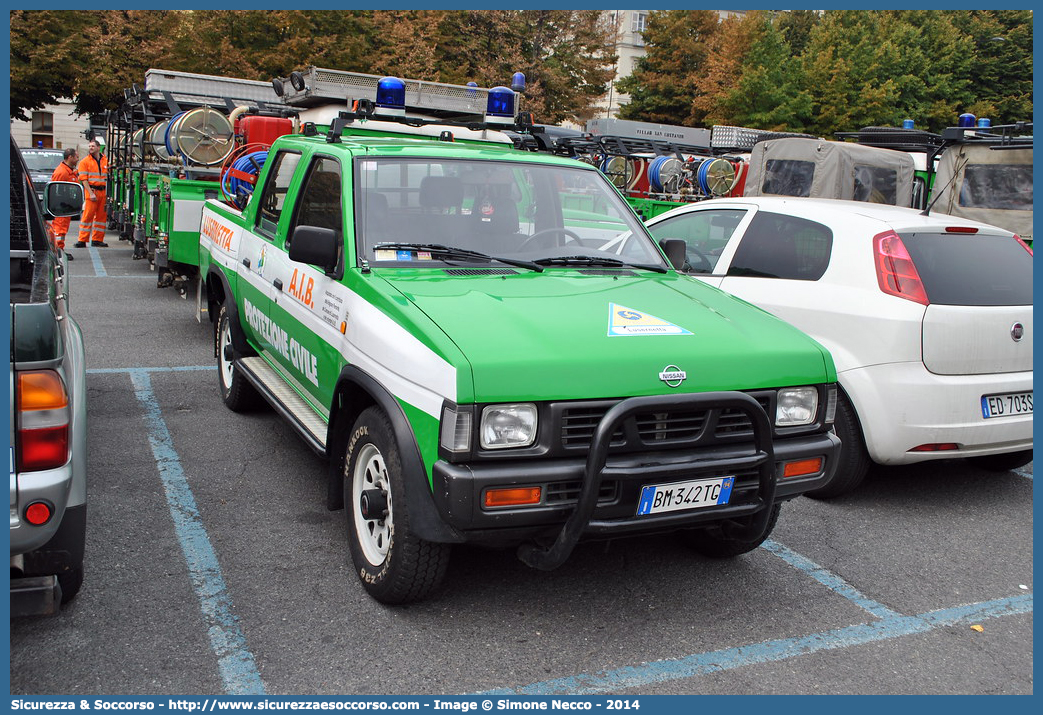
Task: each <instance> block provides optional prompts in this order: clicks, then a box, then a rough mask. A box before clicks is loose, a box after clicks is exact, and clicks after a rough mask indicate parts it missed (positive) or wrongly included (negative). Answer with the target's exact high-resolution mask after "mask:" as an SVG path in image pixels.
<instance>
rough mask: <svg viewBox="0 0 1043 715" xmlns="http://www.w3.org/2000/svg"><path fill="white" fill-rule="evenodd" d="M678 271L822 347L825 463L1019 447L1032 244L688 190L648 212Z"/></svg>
mask: <svg viewBox="0 0 1043 715" xmlns="http://www.w3.org/2000/svg"><path fill="white" fill-rule="evenodd" d="M648 227H649V230H650V231H651V232H652V234H653V235H654V236H655V237H656V239H658V240H660V241H662V240H664V239H670V238H673V239H683V240H684V241H685V243H686V245H687V261H686V265H685V266H684V267H683V270H685V271H686V272H687V273H688V274H689V275H691V276H693V277H696V278H698V279H699V280H702V281H704V282H706V283H710V284H712V285H714V286H717V287H719V288H722V289H724V290H725V291H727V292H729V293H732V294H733V295H736V296H738V297H740V298H743V299H745V300H747V301H749V302H750V303H753V304H755V305H757V306H760V307H761V308H763V309H765V310H767V311H769V312H771V313H774V314H775V315H777V316H779V317H781V318H783V319H784V320H787V321H788V322H790V323H792V324H793V325H795V326H797V327H798V328H800V329H801V330H803V331H804V332H806V333H808V334H809V335H811V336H812V337H814V338H815V339H817V340H818V341H819V342H820V343H822V344H823V345H824V346H825V347H826V348H828V349H829V351H830V352H831V353H832V354H833V360H834V362H835V363H836V367H837V373H838V377H839V381H840V386H841V388H842V391H841V394H840V397H839V401H838V405H837V416H836V423H835V425H836V427H835V428H836V431H837V434H838V436H839V437H840V439H841V441H842V442H843V444H844V448H843V451H842V453H841V457H840V460H841V462H840V464H839V466H838V469H837V473H836V476H835V477H834V479H833V481H831V482H830V483H829V484H827V485H826V486H824V487H822V488H821V489H819V490H818V491H816V492H814V493H812V494H811V496H816V497H820V498H826V497H832V496H837V495H840V494H844V493H846V492H849V491H851V490H852V489H854V488H855V487H856V486H858V484H859V483H860V482H861V481H862V479H863V477H864V476H865V474H866V472H867V470H868V469H869V466H870V464H871V463H872V462H876V463H879V464H889V465H891V464H910V463H914V462H920V461H925V460H931V459H952V458H961V457H966V458H969V459H970V460H971V461H972V462H973V463H975V464H976V465H978V466H980V467H983V468H985V469H991V470H997V471H1005V470H1008V469H1015V468H1017V467H1020V466H1022V465H1024V464H1027V463H1028V462H1030V461H1031V460H1032V342H1033V341H1032V338H1033V335H1032V250H1031V249H1030V248H1029V247H1028V246H1027V245H1026V244H1025V243H1024V242H1023V241H1022V240H1021V239H1020V238H1018V237H1017V236H1016V235H1014V234H1012V233H1011V232H1010V231H1006V230H1003V229H1000V228H996V227H995V226H989V225H987V224H983V223H978V222H974V221H969V220H966V219H962V218H956V217H953V216H947V215H944V214H931V215H928V216H924V215H922V212H920V211H918V210H915V209H906V208H898V207H895V206H887V205H881V204H871V203H864V202H853V201H837V200H831V199H809V198H784V197H747V198H742V199H716V200H710V201H702V202H698V203H693V204H690V205H687V206H682V207H679V208H676V209H672V210H671V211H668V212H666V213H664V214H661V215H659V216H656V217H655V218H653V219H650V220H649V221H648Z"/></svg>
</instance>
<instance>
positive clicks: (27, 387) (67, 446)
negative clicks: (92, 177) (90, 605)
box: [9, 140, 87, 616]
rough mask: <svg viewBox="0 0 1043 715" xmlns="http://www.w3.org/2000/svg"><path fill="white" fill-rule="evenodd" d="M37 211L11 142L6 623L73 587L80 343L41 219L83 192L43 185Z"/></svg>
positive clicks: (79, 575) (82, 463)
mask: <svg viewBox="0 0 1043 715" xmlns="http://www.w3.org/2000/svg"><path fill="white" fill-rule="evenodd" d="M43 193H44V206H46V214H45V209H44V207H43V206H41V204H40V202H39V200H38V199H37V195H36V192H35V190H34V189H33V185H32V180H31V177H30V175H29V171H28V169H27V168H26V165H25V162H24V161H23V160H22V158H21V153H20V152H19V151H18V148H17V147H16V146H15V144H14V141H13V140H12V142H11V226H10V233H9V239H10V252H11V381H10V393H9V394H10V401H11V404H10V410H11V411H10V415H11V423H10V424H11V427H10V462H11V615H12V616H21V615H37V614H46V613H54V612H56V611H57V610H58V608H59V605H60V604H63V603H68V602H69V601H70V600H72V598H73V597H74V596H75V595H76V593H77V592H78V591H79V590H80V584H81V583H82V582H83V552H84V540H85V535H86V526H87V464H86V456H87V415H86V412H87V410H86V398H87V389H86V382H87V380H86V369H85V362H86V361H85V358H84V347H83V335H82V334H81V332H80V328H79V326H78V325H77V324H76V321H75V320H74V319H73V318H72V316H71V315H70V314H69V304H68V292H69V291H68V285H67V283H68V276H67V275H66V264H65V256H63V255H62V253H61V251H59V250H58V249H57V248H55V246H54V243H53V241H52V240H51V237H50V235H49V232H50V229H49V228H48V227H47V225H46V222H45V215H49V216H72V215H76V214H77V213H79V207H80V206H81V205H82V201H83V189H82V188H80V187H79V185H78V184H74V183H64V182H50V183H48V184H46V186H45V187H44V190H43Z"/></svg>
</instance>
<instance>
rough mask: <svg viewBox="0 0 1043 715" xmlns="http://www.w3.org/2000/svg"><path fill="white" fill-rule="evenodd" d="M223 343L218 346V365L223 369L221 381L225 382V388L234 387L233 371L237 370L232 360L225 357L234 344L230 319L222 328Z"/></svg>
mask: <svg viewBox="0 0 1043 715" xmlns="http://www.w3.org/2000/svg"><path fill="white" fill-rule="evenodd" d="M220 342H221V344H220V345H218V347H217V360H218V366H219V368H220V370H221V381H222V383H224V386H225V389H226V390H230V389H232V371H233V370H235V365H233V364H232V361H231V360H229V359H228V358H226V357H225V353H226V352H227V351H228V347H229V346H230V345H231V344H232V330H231V329H230V328H229V327H228V321H227V320H226V321H225V324H224V327H223V329H222V330H221V341H220Z"/></svg>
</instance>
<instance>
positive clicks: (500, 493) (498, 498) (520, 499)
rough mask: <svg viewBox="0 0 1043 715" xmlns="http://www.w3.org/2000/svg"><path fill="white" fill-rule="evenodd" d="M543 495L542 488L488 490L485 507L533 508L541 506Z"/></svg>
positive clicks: (486, 491)
mask: <svg viewBox="0 0 1043 715" xmlns="http://www.w3.org/2000/svg"><path fill="white" fill-rule="evenodd" d="M542 495H543V489H542V488H541V487H509V488H505V489H486V490H485V506H487V507H492V506H531V505H533V504H539V503H540V499H541V497H542Z"/></svg>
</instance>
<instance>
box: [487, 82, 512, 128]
mask: <svg viewBox="0 0 1043 715" xmlns="http://www.w3.org/2000/svg"><path fill="white" fill-rule="evenodd" d="M485 121H487V122H495V123H498V124H513V123H514V91H513V90H511V89H509V88H507V87H493V88H492V89H490V90H489V101H488V103H487V104H486V109H485Z"/></svg>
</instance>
